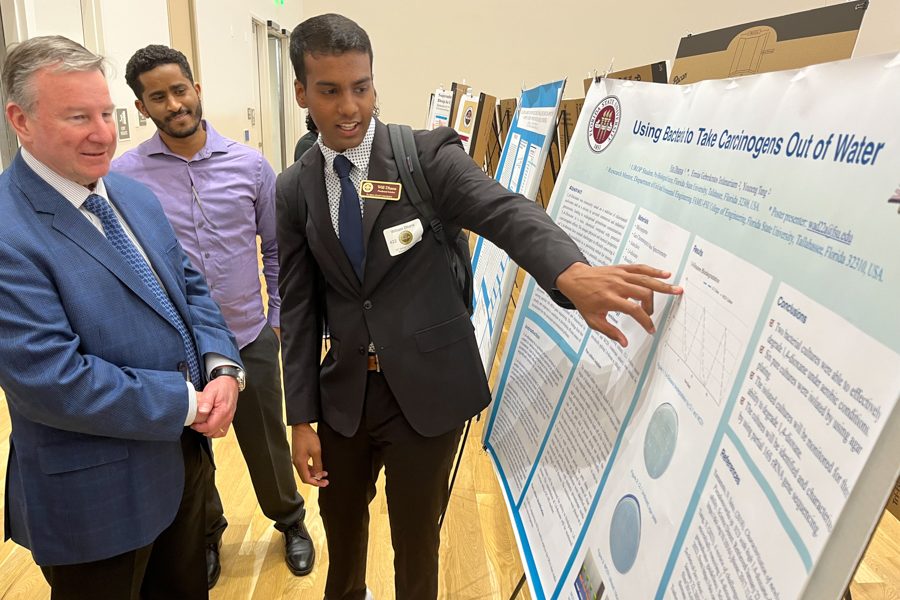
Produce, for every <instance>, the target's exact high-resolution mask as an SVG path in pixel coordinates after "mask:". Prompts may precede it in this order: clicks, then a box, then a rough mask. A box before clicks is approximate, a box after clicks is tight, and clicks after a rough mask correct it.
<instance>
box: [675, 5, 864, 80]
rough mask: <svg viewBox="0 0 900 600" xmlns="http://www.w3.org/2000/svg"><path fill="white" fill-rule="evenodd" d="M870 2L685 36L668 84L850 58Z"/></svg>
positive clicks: (826, 8) (750, 73)
mask: <svg viewBox="0 0 900 600" xmlns="http://www.w3.org/2000/svg"><path fill="white" fill-rule="evenodd" d="M868 5H869V3H868V2H843V3H840V4H834V5H832V6H826V7H824V8H815V9H813V10H807V11H804V12H800V13H795V14H791V15H785V16H782V17H774V18H771V19H764V20H762V21H754V22H752V23H745V24H743V25H735V26H733V27H727V28H725V29H718V30H716V31H709V32H706V33H701V34H697V35H689V36H687V37H684V38H681V42H680V43H679V44H678V52H677V54H676V55H675V63H674V64H673V65H672V74H671V81H670V83H695V82H697V81H702V80H704V79H722V78H725V77H738V76H743V75H753V74H756V73H767V72H771V71H781V70H784V69H796V68H800V67H805V66H807V65H812V64H816V63H823V62H829V61H835V60H841V59H845V58H850V56H851V54H852V53H853V47H854V46H855V45H856V38H857V36H858V35H859V28H860V25H861V24H862V20H863V16H864V15H865V13H866V8H867V7H868Z"/></svg>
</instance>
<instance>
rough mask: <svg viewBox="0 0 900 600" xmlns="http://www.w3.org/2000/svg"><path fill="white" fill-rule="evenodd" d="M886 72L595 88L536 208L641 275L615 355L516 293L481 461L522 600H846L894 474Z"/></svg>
mask: <svg viewBox="0 0 900 600" xmlns="http://www.w3.org/2000/svg"><path fill="white" fill-rule="evenodd" d="M898 97H900V58H893V59H892V58H891V57H876V58H870V59H859V60H855V61H847V62H839V63H830V64H827V65H817V66H813V67H808V68H806V69H803V70H801V71H790V72H779V73H769V74H764V75H757V76H752V77H747V78H740V79H735V80H723V81H706V82H701V83H697V84H694V85H690V86H686V87H684V88H682V87H675V86H667V85H655V84H647V83H637V82H629V81H615V80H605V81H602V82H600V83H595V84H594V85H593V87H592V88H591V90H590V91H589V94H588V97H587V99H586V100H585V104H584V108H583V109H582V113H581V116H580V118H579V122H578V125H577V128H576V133H575V136H574V138H573V141H572V145H571V146H570V148H569V151H568V154H567V156H566V160H565V163H564V164H563V167H562V171H561V173H560V176H559V178H558V180H557V184H556V189H555V190H554V195H553V198H552V200H551V203H550V207H549V212H550V214H551V215H552V216H553V218H554V219H555V220H556V221H557V223H559V224H560V225H561V226H562V227H563V228H564V229H566V230H567V231H568V232H569V233H570V234H571V235H572V236H573V238H574V239H575V240H576V241H577V242H578V244H579V245H580V246H581V248H582V250H583V251H584V252H585V254H586V256H587V257H588V258H589V259H590V261H591V262H592V263H593V264H613V263H646V264H652V265H655V266H658V267H660V268H663V269H666V270H669V271H671V272H672V273H673V274H674V277H673V280H674V281H675V282H677V283H678V284H680V285H681V286H683V287H684V289H685V292H684V295H683V296H681V297H680V298H677V299H673V298H668V297H663V296H659V295H657V298H656V307H657V308H656V311H655V314H654V316H653V320H654V322H655V324H656V326H657V333H656V334H655V335H653V336H650V335H648V334H646V333H644V332H643V330H642V329H641V328H640V327H639V326H637V325H636V324H635V323H634V322H633V321H631V320H630V319H628V318H623V317H622V316H621V315H617V314H612V315H610V320H611V321H613V322H615V323H616V324H617V325H618V326H619V327H620V328H622V329H623V331H624V332H625V334H626V335H627V336H628V339H629V340H630V344H629V345H628V347H627V348H620V347H619V346H618V345H616V344H615V343H613V342H610V341H609V340H607V339H606V338H604V337H603V336H601V335H600V334H598V333H596V332H590V331H589V330H588V329H587V326H586V325H585V323H584V321H583V320H582V319H581V317H580V316H579V315H578V314H577V313H576V312H574V311H565V310H562V309H560V308H558V307H557V306H556V305H555V304H553V303H552V302H551V301H550V300H549V298H548V297H547V295H546V294H545V293H544V292H543V290H541V289H540V288H539V287H537V286H536V285H535V283H534V281H533V280H532V279H530V278H529V279H527V280H526V284H525V286H524V289H523V293H522V296H521V299H520V302H519V306H518V307H517V311H516V315H515V317H514V319H513V323H512V328H511V330H510V335H509V338H508V341H507V345H506V348H505V352H504V355H503V359H502V360H501V366H500V369H501V371H500V374H499V381H498V384H497V388H496V390H495V400H494V402H495V404H496V406H495V407H494V410H493V414H492V416H491V419H490V421H489V422H488V424H487V426H486V433H485V441H486V445H487V447H488V450H489V452H490V453H491V455H492V457H493V459H494V464H495V467H496V469H497V471H498V475H499V477H500V481H501V486H502V488H503V489H504V491H505V496H506V501H507V504H508V506H509V508H510V513H511V516H512V521H513V529H514V531H515V532H516V535H517V539H518V542H519V545H520V549H521V551H522V555H523V564H524V565H525V568H526V575H527V576H528V581H529V585H530V586H531V590H532V593H533V596H534V597H535V598H566V599H574V598H592V599H600V598H602V599H603V600H607V599H611V600H626V599H632V598H674V599H685V600H687V599H695V598H761V599H775V598H780V599H792V598H803V599H809V600H812V599H816V600H817V599H819V598H827V597H831V598H836V597H838V596H839V595H840V594H841V593H842V591H843V589H844V585H845V584H846V583H847V581H848V580H849V578H850V576H851V575H852V572H853V570H854V568H855V565H856V561H857V560H858V558H859V557H860V556H861V554H862V551H863V549H864V547H865V544H866V541H867V539H868V536H869V534H870V533H871V531H872V529H873V528H874V526H875V523H876V522H877V520H878V518H879V516H880V514H881V509H882V507H883V506H884V501H885V500H886V499H887V496H888V494H889V492H890V489H891V487H892V486H893V483H894V482H895V481H896V479H897V475H898V471H900V459H898V456H900V410H898V409H897V404H898V396H900V310H898V308H897V307H898V300H897V299H898V298H900V214H898V207H900V166H898V165H900V119H898V117H897V110H896V100H897V98H898Z"/></svg>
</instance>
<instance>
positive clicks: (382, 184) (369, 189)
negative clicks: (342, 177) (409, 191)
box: [359, 179, 403, 202]
mask: <svg viewBox="0 0 900 600" xmlns="http://www.w3.org/2000/svg"><path fill="white" fill-rule="evenodd" d="M402 190H403V186H402V185H401V184H399V183H396V182H390V181H373V180H371V179H366V180H365V181H363V182H362V183H360V184H359V197H360V198H368V199H370V200H390V201H391V202H396V201H397V200H399V199H400V192H401V191H402Z"/></svg>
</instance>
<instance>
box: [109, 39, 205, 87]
mask: <svg viewBox="0 0 900 600" xmlns="http://www.w3.org/2000/svg"><path fill="white" fill-rule="evenodd" d="M161 65H178V66H179V67H180V68H181V72H182V73H183V74H184V76H185V77H187V78H188V81H190V82H191V83H194V75H193V73H191V65H189V64H188V61H187V57H186V56H185V55H184V54H182V53H181V52H179V51H178V50H175V49H174V48H169V47H168V46H162V45H160V44H150V45H149V46H147V47H146V48H141V49H140V50H138V51H137V52H135V53H134V56H132V57H131V58H129V59H128V64H127V65H126V66H125V83H127V84H128V87H130V88H131V91H132V92H134V95H135V96H137V99H138V100H143V98H141V96H142V95H143V93H144V86H143V85H141V80H140V77H141V75H142V74H144V73H146V72H147V71H152V70H153V69H155V68H156V67H159V66H161Z"/></svg>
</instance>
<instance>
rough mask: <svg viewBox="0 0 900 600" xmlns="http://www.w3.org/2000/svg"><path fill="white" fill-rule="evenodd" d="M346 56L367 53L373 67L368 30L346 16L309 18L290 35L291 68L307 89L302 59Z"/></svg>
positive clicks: (328, 15) (327, 15)
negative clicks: (349, 53) (345, 53)
mask: <svg viewBox="0 0 900 600" xmlns="http://www.w3.org/2000/svg"><path fill="white" fill-rule="evenodd" d="M344 52H365V53H366V54H368V55H369V68H371V67H372V42H370V41H369V35H368V34H367V33H366V30H365V29H363V28H362V27H360V26H359V25H357V24H356V22H355V21H351V20H350V19H348V18H347V17H345V16H343V15H338V14H334V13H329V14H325V15H318V16H316V17H312V18H309V19H307V20H305V21H303V22H302V23H300V24H299V25H297V26H296V27H295V28H294V31H293V32H291V47H290V54H291V64H292V65H293V66H294V75H296V77H297V81H299V82H300V83H302V84H303V85H304V86H305V85H306V65H305V64H304V62H303V56H304V55H305V54H310V55H312V56H322V55H325V56H335V55H338V54H343V53H344Z"/></svg>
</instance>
